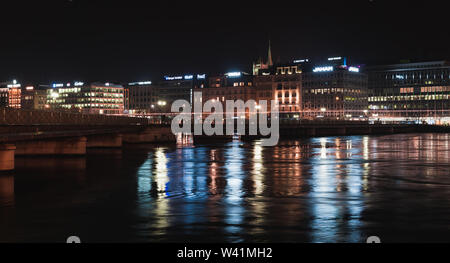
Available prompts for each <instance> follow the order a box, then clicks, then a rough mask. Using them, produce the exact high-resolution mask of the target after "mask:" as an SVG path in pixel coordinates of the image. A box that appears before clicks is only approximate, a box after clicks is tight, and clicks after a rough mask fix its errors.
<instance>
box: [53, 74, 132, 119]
mask: <svg viewBox="0 0 450 263" xmlns="http://www.w3.org/2000/svg"><path fill="white" fill-rule="evenodd" d="M47 103H48V104H49V105H50V107H51V108H52V109H65V110H72V111H77V112H81V113H85V114H123V112H124V87H123V86H122V85H117V84H113V83H92V84H85V83H83V82H74V83H67V84H62V83H55V84H53V85H52V86H51V88H50V89H48V90H47Z"/></svg>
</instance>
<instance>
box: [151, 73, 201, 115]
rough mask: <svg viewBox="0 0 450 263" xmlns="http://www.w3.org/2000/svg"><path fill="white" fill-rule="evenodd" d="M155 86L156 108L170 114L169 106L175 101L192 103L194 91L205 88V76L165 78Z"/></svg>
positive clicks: (189, 75)
mask: <svg viewBox="0 0 450 263" xmlns="http://www.w3.org/2000/svg"><path fill="white" fill-rule="evenodd" d="M157 85H158V87H159V91H158V102H159V105H158V106H160V108H165V109H167V110H169V112H170V105H172V103H173V102H174V101H176V100H186V101H188V102H189V103H192V100H193V91H194V89H197V88H205V87H206V85H207V77H206V74H195V75H192V74H188V75H183V76H181V75H180V76H165V77H164V80H162V81H160V82H159V83H157ZM157 104H158V103H157Z"/></svg>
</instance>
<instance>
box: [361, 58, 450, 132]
mask: <svg viewBox="0 0 450 263" xmlns="http://www.w3.org/2000/svg"><path fill="white" fill-rule="evenodd" d="M368 74H369V99H368V100H369V110H370V112H371V115H372V116H373V118H374V119H380V120H383V119H385V120H389V119H393V120H395V119H397V120H411V121H414V120H415V121H418V122H422V121H426V122H428V123H435V122H447V123H448V122H449V117H450V102H449V96H450V63H449V62H447V61H433V62H421V63H403V64H393V65H381V66H372V67H370V68H368Z"/></svg>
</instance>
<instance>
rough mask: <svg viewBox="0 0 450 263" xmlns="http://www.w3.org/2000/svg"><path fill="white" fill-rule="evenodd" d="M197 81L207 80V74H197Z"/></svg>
mask: <svg viewBox="0 0 450 263" xmlns="http://www.w3.org/2000/svg"><path fill="white" fill-rule="evenodd" d="M197 79H206V74H202V75H200V74H197Z"/></svg>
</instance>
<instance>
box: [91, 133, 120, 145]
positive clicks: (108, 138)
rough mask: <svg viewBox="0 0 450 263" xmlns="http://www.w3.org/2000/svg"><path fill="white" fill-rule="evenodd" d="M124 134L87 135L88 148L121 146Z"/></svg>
mask: <svg viewBox="0 0 450 263" xmlns="http://www.w3.org/2000/svg"><path fill="white" fill-rule="evenodd" d="M122 137H123V136H122V134H106V135H91V136H88V137H87V145H86V147H88V148H120V147H122Z"/></svg>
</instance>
